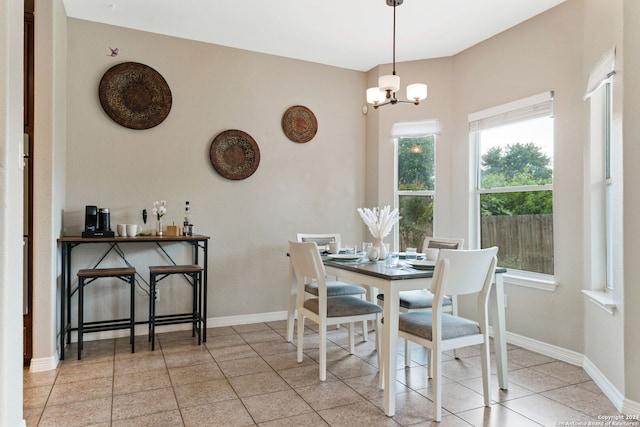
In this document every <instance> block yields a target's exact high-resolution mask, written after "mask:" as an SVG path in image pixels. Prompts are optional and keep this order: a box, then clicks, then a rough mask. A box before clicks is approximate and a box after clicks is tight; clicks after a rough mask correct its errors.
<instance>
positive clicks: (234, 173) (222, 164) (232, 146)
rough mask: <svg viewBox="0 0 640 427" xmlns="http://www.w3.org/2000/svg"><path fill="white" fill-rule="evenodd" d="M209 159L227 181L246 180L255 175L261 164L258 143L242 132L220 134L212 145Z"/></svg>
mask: <svg viewBox="0 0 640 427" xmlns="http://www.w3.org/2000/svg"><path fill="white" fill-rule="evenodd" d="M209 158H210V159H211V164H212V165H213V168H214V169H215V170H216V171H217V172H218V173H219V174H220V175H222V176H223V177H225V178H227V179H234V180H239V179H245V178H248V177H250V176H251V175H253V173H254V172H255V171H256V169H258V165H259V164H260V149H259V148H258V144H257V143H256V141H255V140H254V139H253V138H252V137H251V135H249V134H248V133H245V132H243V131H241V130H236V129H230V130H225V131H224V132H221V133H219V134H218V135H217V136H216V137H215V138H214V139H213V142H212V143H211V149H210V150H209Z"/></svg>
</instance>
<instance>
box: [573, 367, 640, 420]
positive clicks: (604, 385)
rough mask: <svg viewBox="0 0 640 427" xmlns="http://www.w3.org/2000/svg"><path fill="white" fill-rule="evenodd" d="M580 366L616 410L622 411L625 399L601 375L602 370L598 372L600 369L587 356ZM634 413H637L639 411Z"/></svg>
mask: <svg viewBox="0 0 640 427" xmlns="http://www.w3.org/2000/svg"><path fill="white" fill-rule="evenodd" d="M582 367H583V368H584V370H585V371H586V372H587V374H589V376H590V377H591V379H593V382H595V383H596V384H597V385H598V387H600V390H602V392H603V393H604V394H605V396H607V397H608V398H609V400H610V401H611V403H613V406H615V407H616V409H617V410H618V411H620V412H622V407H623V406H624V400H625V399H624V396H623V395H622V393H620V391H618V389H617V388H616V387H615V386H614V385H613V384H611V381H609V379H608V378H607V377H605V376H604V375H602V372H600V370H599V369H598V368H597V367H596V365H594V364H593V362H591V360H589V358H588V357H585V358H584V364H583V365H582ZM635 413H636V414H639V413H640V412H635Z"/></svg>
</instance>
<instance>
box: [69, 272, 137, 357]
mask: <svg viewBox="0 0 640 427" xmlns="http://www.w3.org/2000/svg"><path fill="white" fill-rule="evenodd" d="M105 277H114V278H117V279H120V280H122V281H123V282H126V283H129V285H130V287H131V301H130V312H129V317H128V318H126V319H114V320H99V321H93V322H86V323H85V321H84V288H85V286H87V285H89V284H90V283H91V282H93V281H95V280H96V279H101V278H105ZM135 280H136V269H135V268H91V269H84V270H79V271H78V360H80V359H81V357H82V343H83V335H84V334H86V333H89V332H101V331H113V330H116V329H129V331H130V338H129V339H130V342H131V352H132V353H135V326H136V316H135Z"/></svg>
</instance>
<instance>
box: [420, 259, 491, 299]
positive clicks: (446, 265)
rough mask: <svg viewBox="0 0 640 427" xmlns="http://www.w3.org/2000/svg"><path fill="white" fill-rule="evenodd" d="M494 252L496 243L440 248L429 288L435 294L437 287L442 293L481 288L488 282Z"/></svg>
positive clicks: (458, 292) (475, 291)
mask: <svg viewBox="0 0 640 427" xmlns="http://www.w3.org/2000/svg"><path fill="white" fill-rule="evenodd" d="M497 254H498V248H497V247H492V248H488V249H478V250H453V249H441V250H440V252H439V254H438V260H437V262H436V268H435V271H434V280H433V286H432V289H431V292H433V293H434V294H436V292H437V291H439V292H440V293H441V294H442V295H443V296H444V295H466V294H472V293H478V292H481V291H482V290H483V288H485V287H487V286H490V285H491V278H492V276H493V274H494V271H495V267H496V261H495V258H496V255H497ZM440 276H442V277H440ZM439 283H440V286H438V284H439ZM434 287H438V288H439V289H436V288H434ZM434 304H435V302H434Z"/></svg>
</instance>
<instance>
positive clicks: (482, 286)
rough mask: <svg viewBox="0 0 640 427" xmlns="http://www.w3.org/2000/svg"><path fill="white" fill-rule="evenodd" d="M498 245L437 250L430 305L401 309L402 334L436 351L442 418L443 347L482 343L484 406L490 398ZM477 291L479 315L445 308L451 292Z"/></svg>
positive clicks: (436, 395)
mask: <svg viewBox="0 0 640 427" xmlns="http://www.w3.org/2000/svg"><path fill="white" fill-rule="evenodd" d="M497 254H498V248H497V247H492V248H488V249H478V250H450V249H442V250H440V253H439V254H438V259H437V261H436V267H435V270H434V274H433V281H432V285H431V292H432V293H433V295H434V300H433V306H432V308H431V310H426V311H414V312H411V313H401V314H400V315H399V319H398V336H399V337H401V338H404V339H405V340H409V341H412V342H415V343H417V344H419V345H421V346H423V347H425V348H427V349H428V350H429V351H431V353H432V356H431V359H432V365H433V412H434V414H435V420H436V421H438V422H439V421H440V420H441V419H442V353H443V352H444V351H448V350H453V349H456V348H462V347H468V346H472V345H478V344H480V345H481V352H480V359H481V364H482V384H483V394H484V404H485V406H490V404H491V393H490V389H491V387H490V385H491V384H490V381H491V376H490V370H489V363H490V359H489V313H488V311H489V307H488V304H489V293H490V292H491V286H492V284H493V282H494V280H493V279H494V275H495V269H496V265H497ZM470 294H475V295H476V296H477V300H476V305H477V313H478V321H474V320H471V319H467V318H464V317H461V316H459V315H456V314H449V313H445V310H446V306H445V305H444V302H445V299H446V296H447V295H449V296H458V295H470Z"/></svg>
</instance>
